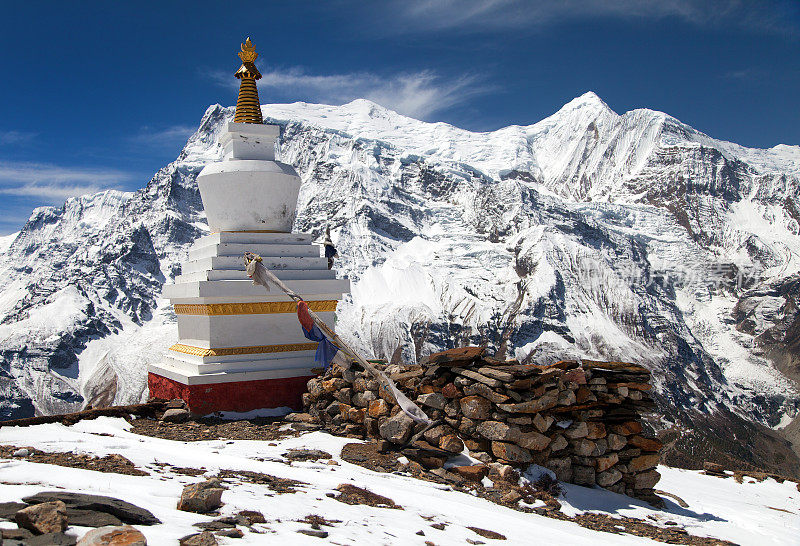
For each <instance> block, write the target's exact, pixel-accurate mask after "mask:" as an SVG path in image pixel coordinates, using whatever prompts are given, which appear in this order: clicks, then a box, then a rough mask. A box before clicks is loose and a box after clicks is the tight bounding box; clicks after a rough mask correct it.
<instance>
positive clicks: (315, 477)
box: [0, 417, 800, 546]
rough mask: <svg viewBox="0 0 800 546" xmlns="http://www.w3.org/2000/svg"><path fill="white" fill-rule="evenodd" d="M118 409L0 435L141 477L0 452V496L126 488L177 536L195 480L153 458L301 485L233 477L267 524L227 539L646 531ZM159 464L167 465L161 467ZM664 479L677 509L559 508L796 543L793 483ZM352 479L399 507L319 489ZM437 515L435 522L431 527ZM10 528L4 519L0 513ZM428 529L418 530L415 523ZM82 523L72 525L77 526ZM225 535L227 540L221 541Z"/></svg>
mask: <svg viewBox="0 0 800 546" xmlns="http://www.w3.org/2000/svg"><path fill="white" fill-rule="evenodd" d="M129 429H130V425H129V424H128V423H127V422H126V421H125V420H123V419H119V418H107V417H101V418H99V419H96V420H93V421H81V422H79V423H77V424H75V425H73V426H70V427H67V426H64V425H60V424H48V425H38V426H32V427H27V428H20V427H3V428H2V429H0V443H3V444H13V445H17V446H30V447H34V448H36V449H40V450H43V451H48V452H66V451H72V452H75V453H81V454H93V455H97V456H105V455H109V454H112V453H118V454H121V455H123V456H125V457H127V458H128V459H130V460H131V461H132V462H133V463H134V464H135V465H136V466H137V467H139V468H141V469H144V470H147V471H149V472H150V476H141V477H139V476H128V475H118V474H108V473H99V472H94V471H90V470H83V469H73V468H64V467H57V466H50V465H44V464H36V463H31V462H27V461H25V460H22V459H12V460H0V484H1V485H0V492H1V493H2V495H0V496H1V497H2V500H3V501H18V500H20V499H21V498H22V497H25V496H27V495H31V494H34V493H37V492H40V491H43V490H50V489H65V490H68V491H80V492H85V493H91V494H99V495H108V496H115V497H120V498H123V499H125V500H127V501H129V502H132V503H134V504H136V505H138V506H141V507H142V508H146V509H148V510H150V511H151V512H153V514H154V515H155V516H156V517H158V518H159V519H160V520H161V521H162V522H163V524H162V525H157V526H152V527H144V526H142V527H139V529H140V530H141V531H142V532H143V533H144V534H145V535H146V536H147V539H148V541H149V543H150V544H158V545H166V544H176V543H177V539H178V538H180V537H182V536H184V535H187V534H190V533H194V532H197V528H194V527H192V524H193V523H197V522H200V521H209V520H210V519H211V518H210V517H207V516H202V515H198V514H192V513H187V512H181V511H178V510H177V509H176V504H177V502H178V498H179V497H180V493H181V491H182V488H183V486H185V485H187V484H189V483H193V482H196V481H199V480H201V479H202V478H201V477H189V476H185V475H182V474H177V473H173V472H170V471H169V470H168V467H164V468H162V467H161V466H159V465H158V464H156V463H167V464H169V465H172V466H175V467H194V468H199V467H203V468H206V469H208V472H207V475H208V476H210V475H213V474H215V473H216V472H217V471H218V470H220V469H234V470H248V471H255V472H262V473H266V474H270V475H272V476H276V477H279V478H290V479H294V480H299V481H301V482H305V483H306V484H308V485H304V486H301V487H299V489H298V491H297V492H296V493H286V494H282V495H276V494H275V493H274V492H272V491H271V490H269V488H268V487H267V486H265V485H256V484H252V483H237V484H236V485H231V487H230V488H229V489H228V490H227V491H225V493H224V494H223V496H222V500H223V502H224V503H225V505H224V506H223V508H222V513H223V514H224V515H232V514H235V513H236V512H238V511H240V510H259V511H261V512H262V513H263V514H264V516H265V517H266V519H267V523H266V524H259V525H256V526H255V527H256V528H258V529H260V530H262V531H263V532H264V533H265V534H256V533H252V532H245V536H244V538H242V539H236V540H234V539H221V540H223V541H224V540H228V542H229V543H230V544H264V543H265V541H267V540H269V541H279V540H284V541H285V543H287V544H319V543H320V542H319V539H318V538H314V537H308V536H305V535H302V534H298V533H297V531H298V530H300V529H308V528H309V526H308V524H306V523H301V522H299V521H298V520H302V519H303V518H305V517H306V516H308V515H311V514H316V515H320V516H323V517H325V518H326V519H328V520H340V521H341V522H340V523H336V524H334V525H333V526H332V527H325V528H324V529H325V530H326V531H328V532H329V533H330V535H329V537H328V540H329V541H330V542H331V543H338V544H422V543H423V542H424V541H426V540H430V541H432V542H434V543H435V544H438V545H442V544H464V543H465V541H466V539H471V540H481V541H483V542H485V543H487V544H493V543H498V544H499V543H500V542H498V541H495V540H491V539H486V538H483V537H480V536H478V535H476V534H475V533H474V532H473V531H471V530H469V529H468V528H467V527H479V528H482V529H488V530H492V531H495V532H499V533H502V534H503V535H505V536H506V537H507V538H508V540H507V541H505V542H502V543H503V544H530V543H531V542H532V541H533V542H537V543H545V544H636V543H645V542H650V540H649V539H645V538H640V537H635V536H628V535H616V534H609V533H602V532H596V531H591V530H589V529H586V528H583V527H580V526H578V525H577V524H575V523H571V522H567V521H559V520H555V519H552V518H547V517H543V516H539V515H535V514H529V513H523V512H519V511H515V510H512V509H509V508H505V507H502V506H499V505H496V504H493V503H491V502H489V501H487V500H484V499H481V498H478V497H473V496H471V495H469V494H466V493H462V492H457V491H453V490H451V489H450V488H449V487H447V486H443V485H438V484H435V483H431V482H426V481H421V480H417V479H414V478H411V477H409V476H406V475H401V474H387V473H379V472H373V471H370V470H367V469H365V468H362V467H360V466H356V465H353V464H350V463H348V462H346V461H344V460H342V459H341V457H340V456H339V454H340V451H341V448H342V446H344V445H345V444H346V443H349V442H352V441H353V440H351V439H347V438H339V437H335V436H331V435H328V434H325V433H322V432H311V433H307V434H304V435H301V436H299V437H292V438H288V439H285V440H282V441H277V442H272V443H269V442H261V441H223V440H218V441H202V442H191V443H187V442H179V441H172V440H163V439H158V438H152V437H145V436H139V435H136V434H133V433H132V432H130V430H129ZM297 447H304V448H313V449H322V450H325V451H327V452H329V453H331V454H332V455H333V458H334V460H336V461H337V462H338V465H330V464H327V463H326V462H324V461H322V462H292V463H291V464H287V463H288V461H286V460H285V459H283V458H282V457H281V455H282V454H283V453H285V452H286V450H287V449H289V448H297ZM165 468H166V469H165ZM659 471H660V472H661V473H662V475H663V478H662V480H661V482H660V483H659V484H658V487H659V488H660V489H661V490H663V491H666V492H669V493H671V494H673V495H677V496H678V497H680V498H681V499H683V500H684V501H685V502H686V503H687V505H688V506H687V507H685V508H682V507H680V506H678V504H676V503H675V502H673V500H672V499H670V498H665V500H666V503H667V508H666V509H665V510H657V509H654V508H652V507H651V506H649V505H647V504H645V503H643V502H641V501H637V500H633V499H630V498H628V497H624V496H621V495H616V494H613V493H609V492H607V491H604V490H597V489H587V488H583V487H578V486H573V485H566V486H565V490H566V497H565V498H562V499H561V501H562V503H563V508H562V510H563V511H564V512H565V513H566V514H568V515H574V514H578V513H581V512H585V511H593V512H601V513H607V514H610V515H612V516H629V517H635V518H639V519H644V520H645V521H648V522H649V523H653V524H655V525H659V526H663V525H665V524H666V522H670V521H671V522H675V523H677V524H678V525H679V526H680V527H683V528H684V529H686V530H687V531H688V532H689V533H691V534H694V535H701V536H710V537H717V538H720V539H726V540H730V541H733V542H736V543H738V544H757V545H759V546H763V545H766V544H782V545H786V544H800V538H799V537H800V492H798V491H797V488H796V484H795V483H793V482H785V483H782V484H779V483H777V482H775V481H773V480H771V479H767V480H765V481H764V482H760V483H755V482H754V481H752V480H749V478H746V479H745V483H743V484H738V483H736V482H735V481H734V480H733V479H732V478H727V479H720V478H715V477H710V476H705V475H701V474H700V473H699V472H694V471H686V470H677V469H673V468H668V467H663V466H662V467H659ZM347 483H349V484H354V485H357V486H360V487H364V488H367V489H369V490H371V491H373V492H375V493H378V494H380V495H383V496H386V497H389V498H390V499H392V500H394V502H395V503H397V504H399V505H400V506H402V507H403V510H391V509H387V508H376V507H370V506H364V505H355V506H354V505H348V504H343V503H341V502H338V501H336V500H334V499H333V498H330V497H328V496H326V493H331V492H334V491H335V488H336V487H337V486H338V485H340V484H347ZM432 523H445V524H446V527H445V528H444V530H437V529H434V528H432V527H431V524H432ZM0 525H2V526H5V527H12V526H13V524H11V523H0ZM420 530H422V531H424V533H425V536H418V535H417V534H416V533H417V532H418V531H420ZM84 531H85V529H75V530H74V532H76V534H80V533H81V532H84ZM223 543H225V542H223Z"/></svg>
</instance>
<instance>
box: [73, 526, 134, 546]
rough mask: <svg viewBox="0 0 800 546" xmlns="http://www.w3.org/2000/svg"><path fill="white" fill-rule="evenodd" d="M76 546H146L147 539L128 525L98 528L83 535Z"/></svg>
mask: <svg viewBox="0 0 800 546" xmlns="http://www.w3.org/2000/svg"><path fill="white" fill-rule="evenodd" d="M78 546H147V539H146V538H145V537H144V535H143V534H142V533H141V532H140V531H139V530H137V529H136V528H135V527H131V526H130V525H122V526H119V527H116V526H108V527H98V528H97V529H92V530H91V531H89V532H88V533H86V534H85V535H83V537H82V538H81V539H80V540H79V541H78Z"/></svg>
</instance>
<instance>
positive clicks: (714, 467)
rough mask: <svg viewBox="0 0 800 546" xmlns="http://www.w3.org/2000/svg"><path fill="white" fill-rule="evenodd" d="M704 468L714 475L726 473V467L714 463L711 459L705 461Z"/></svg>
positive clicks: (707, 472)
mask: <svg viewBox="0 0 800 546" xmlns="http://www.w3.org/2000/svg"><path fill="white" fill-rule="evenodd" d="M703 470H705V471H706V474H711V475H712V476H724V475H725V467H724V466H722V465H721V464H717V463H712V462H711V461H706V462H704V463H703Z"/></svg>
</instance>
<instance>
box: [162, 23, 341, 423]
mask: <svg viewBox="0 0 800 546" xmlns="http://www.w3.org/2000/svg"><path fill="white" fill-rule="evenodd" d="M257 55H258V54H257V53H256V52H255V46H253V44H252V43H251V42H250V39H249V38H248V39H247V41H246V42H245V43H244V44H242V51H241V52H240V53H239V57H240V58H241V59H242V66H241V67H240V68H239V70H238V71H237V72H236V77H237V78H238V79H239V80H240V81H241V84H240V88H239V98H238V100H237V102H236V115H235V118H234V122H233V123H228V126H227V128H226V131H225V132H224V133H223V134H222V136H221V137H220V145H221V146H222V147H223V149H224V152H223V159H222V160H221V161H219V162H216V163H211V164H209V165H206V167H205V168H204V169H203V170H202V172H201V173H200V175H199V176H198V177H197V184H198V186H199V188H200V196H201V198H202V200H203V206H204V207H205V211H206V216H207V218H208V225H209V227H210V229H211V234H210V235H206V236H205V237H201V238H200V239H198V240H197V241H196V242H195V243H194V244H193V245H192V247H191V248H190V249H189V260H188V261H187V262H186V263H184V264H183V265H182V271H181V273H182V274H181V275H179V276H178V277H177V278H176V279H175V284H171V285H167V286H165V287H164V292H163V295H164V297H165V298H169V300H170V302H171V303H172V304H173V305H174V307H175V314H176V315H177V319H178V337H179V338H180V339H179V341H178V343H176V344H175V345H173V346H172V347H170V349H169V351H168V354H167V355H166V356H165V357H164V359H163V360H162V361H161V362H160V363H159V364H157V365H151V366H150V367H149V369H148V372H149V373H148V384H149V387H150V395H151V396H153V397H158V398H165V399H172V398H182V399H183V400H185V401H186V402H187V403H188V405H189V408H190V409H191V410H192V411H193V412H195V413H201V414H206V413H210V412H213V411H249V410H252V409H257V408H273V407H281V406H289V407H292V408H295V409H297V408H299V406H300V405H301V396H302V393H303V392H305V390H306V382H307V381H308V379H309V378H311V377H312V376H313V374H312V372H311V368H312V367H314V366H315V364H314V353H315V350H316V347H317V344H316V343H314V342H309V341H308V340H307V339H306V338H305V337H304V336H303V333H302V330H301V328H300V325H299V323H298V320H297V316H296V314H295V311H296V306H295V303H294V302H293V301H291V300H290V299H289V298H288V297H287V296H285V295H284V294H283V293H282V292H280V291H279V290H277V289H273V291H272V292H266V291H265V289H264V287H262V286H257V285H254V284H253V283H252V281H251V280H250V279H249V278H248V277H247V274H246V273H245V265H244V260H243V256H244V253H245V252H247V251H249V252H254V253H256V254H259V255H260V256H262V258H263V263H264V266H266V267H267V268H268V269H270V270H272V271H273V272H274V273H275V274H276V275H277V276H278V277H279V278H280V279H281V280H283V281H284V282H285V283H286V284H287V285H288V286H289V287H290V288H291V289H292V290H294V291H295V292H297V293H298V294H299V295H301V296H302V297H303V299H305V300H306V301H307V302H308V305H309V307H310V308H311V309H312V310H313V311H316V312H317V313H319V314H320V316H321V318H322V319H323V320H324V321H326V322H327V323H328V324H333V323H334V320H333V318H334V313H335V311H336V305H337V303H338V301H339V300H340V299H341V298H342V296H343V294H345V293H347V292H349V289H350V282H349V281H348V280H347V279H336V277H335V275H334V272H333V271H329V270H328V265H327V260H326V259H325V258H323V257H321V252H320V247H319V246H316V245H314V244H312V237H311V235H310V234H305V233H292V232H291V229H292V224H293V222H294V219H295V210H296V207H297V194H298V192H299V190H300V178H299V177H298V176H297V172H296V171H295V170H294V168H293V167H291V166H290V165H286V164H283V163H279V162H277V161H275V141H276V140H277V138H278V135H279V128H278V126H277V125H264V124H263V118H262V115H261V106H260V104H259V100H258V91H257V88H256V80H257V79H259V78H261V74H260V73H259V72H258V70H257V69H256V67H255V64H253V63H254V61H255V59H256V57H257Z"/></svg>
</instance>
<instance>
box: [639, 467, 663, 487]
mask: <svg viewBox="0 0 800 546" xmlns="http://www.w3.org/2000/svg"><path fill="white" fill-rule="evenodd" d="M660 479H661V474H660V473H659V472H658V471H657V470H648V471H647V472H640V473H639V474H636V478H635V479H634V482H633V487H634V489H652V488H653V487H654V486H655V485H656V484H657V483H658V480H660Z"/></svg>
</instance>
